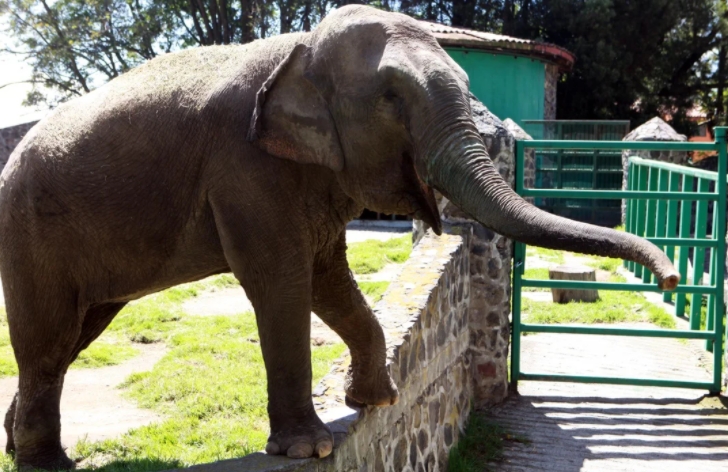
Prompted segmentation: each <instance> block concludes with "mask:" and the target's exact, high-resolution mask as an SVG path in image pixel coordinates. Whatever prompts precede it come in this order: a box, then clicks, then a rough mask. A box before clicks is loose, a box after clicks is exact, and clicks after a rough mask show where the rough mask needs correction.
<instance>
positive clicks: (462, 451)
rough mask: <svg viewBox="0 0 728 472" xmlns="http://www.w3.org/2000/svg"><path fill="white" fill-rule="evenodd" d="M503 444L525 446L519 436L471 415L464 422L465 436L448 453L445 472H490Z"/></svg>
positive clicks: (525, 440)
mask: <svg viewBox="0 0 728 472" xmlns="http://www.w3.org/2000/svg"><path fill="white" fill-rule="evenodd" d="M505 441H514V442H520V443H523V444H529V443H530V441H529V440H528V439H526V438H524V437H523V436H520V435H514V434H511V433H510V432H508V431H507V430H506V429H505V428H504V427H503V426H501V425H500V424H498V423H495V422H493V421H492V420H489V419H488V417H487V416H485V414H484V413H482V412H477V411H476V412H473V413H472V414H471V415H470V418H469V419H468V426H467V427H466V428H465V433H464V434H463V436H461V437H460V440H459V441H458V443H457V444H456V445H455V447H453V448H452V449H450V456H449V458H448V469H447V470H448V471H449V472H482V471H484V470H497V469H491V468H490V467H489V465H492V464H491V463H493V462H498V461H500V460H502V459H503V443H504V442H505Z"/></svg>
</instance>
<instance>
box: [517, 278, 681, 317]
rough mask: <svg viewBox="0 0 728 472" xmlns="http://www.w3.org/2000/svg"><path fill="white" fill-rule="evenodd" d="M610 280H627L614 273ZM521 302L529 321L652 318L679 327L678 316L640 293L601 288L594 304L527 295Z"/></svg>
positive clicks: (524, 314)
mask: <svg viewBox="0 0 728 472" xmlns="http://www.w3.org/2000/svg"><path fill="white" fill-rule="evenodd" d="M534 270H539V269H534ZM526 272H528V271H526ZM534 278H537V277H534ZM541 278H544V277H541ZM545 278H546V279H548V270H546V277H545ZM609 281H610V282H624V281H625V279H624V277H622V276H620V275H618V274H612V275H611V276H610V279H609ZM521 303H522V312H523V318H524V320H526V321H528V322H529V323H537V324H558V323H585V324H596V323H627V322H640V321H648V322H650V323H653V324H655V325H657V326H659V327H661V328H666V329H674V328H675V327H676V326H677V324H676V322H675V318H674V316H672V315H671V314H669V313H667V312H666V311H665V310H663V309H662V308H660V307H658V306H656V305H653V304H652V303H650V302H648V301H647V300H646V299H645V297H643V296H642V295H641V294H639V293H636V292H615V291H612V290H601V291H600V292H599V300H597V301H596V302H593V303H582V302H571V303H564V304H561V303H553V302H551V301H547V302H541V301H535V300H531V299H529V298H527V297H523V298H522V302H521Z"/></svg>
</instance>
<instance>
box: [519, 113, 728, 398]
mask: <svg viewBox="0 0 728 472" xmlns="http://www.w3.org/2000/svg"><path fill="white" fill-rule="evenodd" d="M727 129H728V128H724V127H720V128H716V129H715V137H716V138H715V139H716V140H715V142H712V143H685V142H681V143H676V142H657V141H650V142H647V141H640V142H623V141H617V142H611V141H518V142H517V144H516V154H517V161H516V162H517V166H516V190H517V192H518V193H519V194H520V195H521V196H524V197H546V198H561V199H569V198H589V199H601V200H610V199H611V200H614V199H625V200H627V202H628V203H627V225H626V229H627V230H628V231H630V232H632V233H635V234H638V235H640V236H643V237H646V238H647V239H648V240H650V241H652V242H653V243H654V244H656V245H658V246H661V247H662V248H663V249H664V250H665V252H666V254H667V255H668V257H671V259H672V260H674V259H675V252H676V251H675V249H676V248H680V251H679V257H678V264H677V267H678V270H679V271H680V274H681V284H680V285H679V286H678V287H677V289H676V290H675V293H676V294H677V299H676V305H677V307H678V308H679V306H680V303H682V305H681V306H682V312H680V313H677V314H678V315H680V314H682V313H684V309H685V299H686V295H691V296H692V300H693V303H692V304H691V329H689V330H664V329H630V328H604V327H592V326H574V325H546V324H530V323H524V322H523V321H522V320H521V290H522V288H523V287H540V288H566V289H597V290H620V291H635V292H659V291H660V290H659V288H658V287H657V284H656V283H654V281H653V278H652V274H650V273H649V271H647V270H646V269H644V268H642V267H640V266H639V265H638V264H634V263H627V267H628V268H629V269H630V270H632V271H633V272H634V273H635V275H637V276H640V277H642V280H643V282H642V283H614V282H574V281H559V280H528V279H525V278H523V275H524V272H525V268H526V246H525V245H524V244H522V243H518V242H516V243H515V247H514V270H513V310H512V312H513V329H512V343H511V383H512V386H513V387H514V388H517V385H518V382H519V381H520V380H546V381H561V382H581V383H605V384H621V385H642V386H657V387H681V388H696V389H705V390H708V391H710V392H711V393H718V392H720V390H721V381H722V367H723V363H722V353H723V329H724V328H723V326H724V316H725V314H724V313H725V305H724V299H723V297H724V295H723V281H724V276H725V251H726V240H725V233H726V218H725V215H726V184H725V179H726V177H725V176H726V171H727V170H728V161H727V160H726V130H727ZM530 148H532V149H536V150H585V151H593V150H611V151H616V150H619V151H623V150H655V151H657V150H660V151H662V150H664V151H717V152H718V172H717V173H711V172H705V171H699V170H696V169H691V168H685V167H681V166H675V165H670V164H665V163H660V162H654V161H647V160H644V159H640V158H637V157H632V158H630V165H631V169H632V171H631V172H630V177H629V179H630V184H631V185H630V189H632V190H627V191H622V190H609V191H604V190H552V189H549V190H544V189H524V188H523V159H524V151H525V149H530ZM711 174H712V176H711ZM718 176H720V178H718ZM711 181H715V182H716V185H715V191H713V192H711V191H709V184H710V182H711ZM718 183H720V184H719V185H718ZM709 202H713V215H714V216H713V224H712V230H711V235H710V237H707V232H706V228H707V214H708V204H709ZM693 204H694V205H696V210H697V211H696V221H695V231H690V229H691V228H690V223H691V215H692V212H691V207H692V205H693ZM678 205H679V209H680V211H679V215H680V216H679V218H678ZM678 220H679V221H678ZM668 222H670V224H668ZM678 223H679V224H678ZM691 232H693V233H694V234H692V235H691V234H690V233H691ZM706 249H710V253H711V264H710V266H711V270H710V277H709V278H710V282H709V284H708V285H703V284H701V283H700V282H701V279H702V273H703V272H702V271H703V262H702V261H703V259H701V257H704V256H705V250H706ZM690 250H692V251H693V254H694V255H693V260H694V262H695V263H694V267H695V268H694V271H693V274H692V278H693V280H694V281H696V282H693V283H690V284H686V282H687V280H688V277H687V276H688V274H687V257H688V253H689V252H690ZM698 272H699V273H698ZM703 295H707V296H708V310H707V311H708V313H707V320H706V328H705V329H701V324H700V311H699V310H700V305H701V304H700V303H696V301H697V300H698V299H702V296H703ZM671 296H672V294H668V293H666V294H664V297H665V298H666V299H669V298H670V297H671ZM681 300H682V302H681ZM693 310H697V311H696V314H693ZM523 333H562V334H569V333H572V334H597V335H612V336H635V337H657V338H677V339H703V340H705V341H706V344H707V346H706V347H707V348H708V350H709V351H712V353H713V375H712V381H710V382H704V381H702V382H701V381H695V380H690V379H671V380H665V379H649V378H623V377H597V376H586V375H559V374H546V373H538V372H523V371H522V370H521V336H522V334H523ZM545 355H547V353H545Z"/></svg>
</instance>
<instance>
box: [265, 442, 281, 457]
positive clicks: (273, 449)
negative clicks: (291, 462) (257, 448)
mask: <svg viewBox="0 0 728 472" xmlns="http://www.w3.org/2000/svg"><path fill="white" fill-rule="evenodd" d="M265 453H266V454H270V455H272V456H274V455H277V454H280V453H281V448H280V447H278V444H276V443H274V442H272V441H271V442H269V443H268V444H266V445H265Z"/></svg>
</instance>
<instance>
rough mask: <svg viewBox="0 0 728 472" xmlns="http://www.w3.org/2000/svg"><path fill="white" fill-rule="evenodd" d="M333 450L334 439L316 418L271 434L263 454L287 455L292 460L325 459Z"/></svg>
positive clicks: (313, 415)
mask: <svg viewBox="0 0 728 472" xmlns="http://www.w3.org/2000/svg"><path fill="white" fill-rule="evenodd" d="M333 449H334V437H333V435H332V434H331V431H330V430H329V428H328V426H326V425H325V424H323V422H322V421H321V420H320V419H319V418H318V416H316V414H315V413H313V414H312V417H310V418H307V419H306V420H303V421H300V422H298V424H297V425H296V426H292V427H287V428H282V429H281V430H280V431H275V432H271V435H270V436H269V437H268V444H267V445H266V446H265V452H266V453H268V454H272V455H277V454H280V455H283V454H285V455H287V456H288V457H291V458H293V459H305V458H307V457H312V456H318V457H321V458H323V457H326V456H328V455H329V454H331V451H332V450H333Z"/></svg>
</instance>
